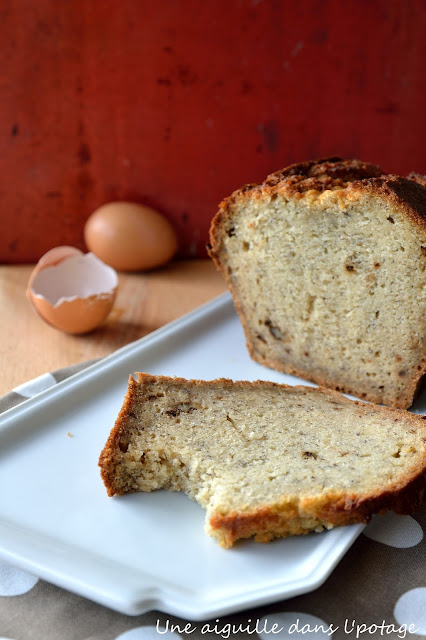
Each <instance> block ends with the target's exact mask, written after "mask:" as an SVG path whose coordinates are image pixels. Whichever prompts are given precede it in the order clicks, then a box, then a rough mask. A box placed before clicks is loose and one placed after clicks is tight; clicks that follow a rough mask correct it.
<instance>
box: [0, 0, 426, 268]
mask: <svg viewBox="0 0 426 640" xmlns="http://www.w3.org/2000/svg"><path fill="white" fill-rule="evenodd" d="M0 18H1V20H0V28H1V32H2V33H1V43H2V44H1V47H0V64H1V69H2V73H1V77H0V123H1V124H0V126H1V136H0V194H1V210H0V261H2V262H23V261H32V260H36V259H38V258H39V257H40V255H42V253H44V252H45V251H47V250H48V249H50V248H51V247H53V246H55V245H59V244H72V245H75V246H78V247H80V248H84V244H83V234H82V231H83V226H84V222H85V220H86V219H87V217H88V216H89V215H90V213H91V212H92V211H93V210H94V209H95V208H96V207H98V206H99V205H101V204H103V203H104V202H107V201H110V200H115V199H129V200H133V201H138V202H144V203H148V204H151V205H153V206H155V207H158V208H159V209H160V210H161V211H163V212H164V213H165V215H166V216H167V217H168V218H169V219H170V220H171V221H172V222H173V224H174V225H175V227H176V229H177V231H178V233H179V237H180V254H181V255H183V256H192V255H205V254H204V245H205V242H206V240H207V232H208V227H209V223H210V220H211V218H212V216H213V215H214V213H215V211H216V207H217V204H218V202H219V201H220V200H221V199H222V197H224V196H226V195H229V193H230V192H231V191H232V190H233V189H235V188H237V187H239V186H241V185H242V184H244V183H246V182H251V181H256V180H262V179H263V178H264V177H265V176H266V174H267V173H269V172H271V171H274V170H276V169H279V168H282V167H283V166H285V165H287V164H289V163H291V162H295V161H301V160H309V159H312V158H316V157H319V156H324V155H328V154H333V155H335V154H339V155H343V156H345V157H358V158H361V159H364V160H368V161H372V162H377V163H379V164H381V165H382V167H383V168H384V169H385V170H387V171H392V172H395V173H401V174H403V175H404V174H406V173H408V172H409V171H410V170H415V171H418V172H426V163H425V151H424V149H425V120H426V119H425V107H426V100H425V91H426V89H425V87H426V82H425V67H426V65H425V63H426V55H425V44H426V38H425V33H426V5H425V2H424V1H423V0H411V1H409V0H401V1H396V0H393V1H392V0H347V1H345V0H321V1H320V0H316V1H307V0H299V1H298V2H294V1H293V0H291V1H289V0H263V1H262V0H251V1H249V0H157V1H153V0H120V1H119V2H117V0H72V1H70V0H68V1H60V2H58V1H57V0H37V2H33V0H4V1H3V2H2V6H1V8H0Z"/></svg>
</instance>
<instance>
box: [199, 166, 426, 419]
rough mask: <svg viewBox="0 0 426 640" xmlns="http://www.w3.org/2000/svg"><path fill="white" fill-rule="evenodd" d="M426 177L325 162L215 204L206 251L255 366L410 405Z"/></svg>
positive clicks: (424, 316) (424, 323) (424, 286)
mask: <svg viewBox="0 0 426 640" xmlns="http://www.w3.org/2000/svg"><path fill="white" fill-rule="evenodd" d="M425 180H426V179H425V178H424V176H420V175H419V174H410V179H406V178H401V177H398V176H393V175H386V174H382V172H381V170H380V169H379V168H378V167H376V166H374V165H371V164H367V163H362V162H359V161H357V160H351V161H344V160H341V159H340V158H330V159H327V160H319V161H317V162H306V163H302V164H296V165H292V166H290V167H288V168H286V169H284V170H282V171H279V172H277V173H274V174H272V175H270V176H269V177H268V178H267V179H266V180H265V182H263V183H262V184H252V185H247V186H245V187H243V188H242V189H239V190H238V191H236V192H235V193H233V194H232V195H231V196H230V197H229V198H227V199H225V200H224V201H223V202H222V203H221V205H220V208H219V211H218V213H217V214H216V216H215V218H214V219H213V222H212V226H211V230H210V247H209V253H210V256H211V257H212V259H213V260H214V262H215V263H216V266H217V267H218V269H219V270H220V271H221V272H222V274H223V276H224V277H225V279H226V281H227V284H228V286H229V288H230V290H231V292H232V295H233V299H234V303H235V307H236V309H237V312H238V314H239V316H240V318H241V321H242V325H243V327H244V331H245V335H246V340H247V346H248V349H249V352H250V355H251V357H252V358H253V359H255V360H257V361H258V362H260V363H261V364H263V365H266V366H268V367H272V368H274V369H278V370H280V371H284V372H286V373H291V374H295V375H297V376H300V377H302V378H305V379H308V380H311V381H313V382H316V383H318V384H320V385H323V386H326V387H329V388H333V389H337V390H340V391H344V392H346V393H350V394H353V395H355V396H357V397H359V398H362V399H366V400H369V401H372V402H376V403H383V404H387V405H390V406H393V407H400V408H407V407H409V406H411V404H412V402H413V397H414V395H415V392H416V389H417V388H418V384H419V381H420V379H421V378H422V376H423V374H424V373H425V371H426V187H425V186H424V185H425Z"/></svg>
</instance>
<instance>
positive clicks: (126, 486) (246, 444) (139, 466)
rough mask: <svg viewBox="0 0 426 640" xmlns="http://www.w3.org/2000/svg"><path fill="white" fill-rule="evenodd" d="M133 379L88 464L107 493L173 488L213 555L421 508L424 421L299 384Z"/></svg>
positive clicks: (425, 442) (425, 460)
mask: <svg viewBox="0 0 426 640" xmlns="http://www.w3.org/2000/svg"><path fill="white" fill-rule="evenodd" d="M135 375H136V379H134V378H133V377H130V379H129V387H128V392H127V395H126V397H125V400H124V404H123V407H122V409H121V412H120V414H119V416H118V418H117V421H116V424H115V426H114V428H113V429H112V431H111V434H110V436H109V438H108V441H107V443H106V445H105V447H104V450H103V451H102V453H101V456H100V460H99V465H100V467H101V474H102V478H103V480H104V483H105V485H106V488H107V492H108V494H109V495H110V496H113V495H114V494H118V495H120V494H124V493H128V492H135V491H153V490H155V489H161V488H164V489H168V490H170V491H184V492H185V493H186V494H187V495H188V496H189V497H191V498H192V499H194V500H196V501H197V502H199V503H200V504H201V505H202V506H203V507H204V508H205V509H206V511H207V514H206V531H207V533H209V534H210V535H211V536H213V537H215V538H216V539H217V540H218V542H219V543H220V544H221V545H222V546H223V547H231V546H232V544H233V543H234V542H235V541H236V540H238V539H240V538H250V537H252V536H254V537H255V540H256V541H260V542H268V541H269V540H271V539H272V538H275V537H285V536H287V535H295V534H304V533H308V532H310V531H322V530H323V529H330V528H332V527H335V526H337V525H345V524H349V523H356V522H367V521H368V520H369V519H370V517H371V515H372V514H374V513H377V512H381V511H383V510H386V509H393V510H394V511H396V512H397V513H409V512H412V511H414V510H416V509H417V508H418V507H419V506H420V505H421V503H422V501H423V496H424V491H425V486H426V475H425V472H426V421H425V420H424V417H423V419H422V417H420V416H415V415H413V414H411V413H408V412H407V411H400V410H397V409H388V408H386V407H378V406H376V405H369V404H364V403H359V402H353V401H351V400H348V399H347V398H345V397H344V396H342V395H341V394H339V393H337V392H335V391H329V390H321V389H314V388H309V387H302V386H299V387H288V386H285V385H278V384H274V383H271V382H254V383H250V382H232V381H230V380H224V379H223V380H215V381H211V382H203V381H197V380H184V379H181V378H167V377H161V376H151V375H147V374H143V373H137V374H135Z"/></svg>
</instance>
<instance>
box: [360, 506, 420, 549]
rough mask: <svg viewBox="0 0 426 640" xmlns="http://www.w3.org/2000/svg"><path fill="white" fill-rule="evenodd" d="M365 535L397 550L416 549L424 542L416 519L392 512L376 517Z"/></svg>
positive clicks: (365, 531) (366, 529)
mask: <svg viewBox="0 0 426 640" xmlns="http://www.w3.org/2000/svg"><path fill="white" fill-rule="evenodd" d="M363 533H364V535H365V536H367V538H370V539H371V540H375V541H376V542H381V543H382V544H386V545H388V546H390V547H395V548H397V549H407V548H409V547H415V546H416V545H418V544H419V542H421V541H422V540H423V530H422V528H421V526H420V525H419V523H418V522H417V521H416V520H414V518H412V517H411V516H399V515H397V514H395V513H391V512H390V513H387V514H386V515H385V516H375V517H374V518H373V519H372V521H371V522H370V524H369V525H368V526H367V527H366V528H365V529H364V531H363Z"/></svg>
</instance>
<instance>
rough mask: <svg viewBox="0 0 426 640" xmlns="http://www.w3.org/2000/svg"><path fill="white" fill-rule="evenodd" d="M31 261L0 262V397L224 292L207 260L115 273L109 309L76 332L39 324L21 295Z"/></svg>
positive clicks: (117, 345) (112, 348) (102, 352)
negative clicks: (93, 325)
mask: <svg viewBox="0 0 426 640" xmlns="http://www.w3.org/2000/svg"><path fill="white" fill-rule="evenodd" d="M32 269H33V266H32V265H3V266H0V309H1V314H0V335H1V336H2V338H1V341H0V362H1V367H0V395H3V394H5V393H7V392H8V391H11V390H12V389H13V387H15V386H17V385H19V384H22V383H23V382H26V381H28V380H31V379H32V378H35V377H36V376H38V375H40V374H42V373H46V372H47V371H53V370H55V369H59V368H61V367H65V366H68V365H71V364H77V363H79V362H84V361H85V360H90V359H92V358H97V357H101V356H105V355H107V354H109V353H112V352H113V351H115V350H116V349H118V348H120V347H122V346H124V345H126V344H128V343H130V342H133V341H134V340H137V339H138V338H141V337H142V336H144V335H146V334H147V333H149V332H151V331H153V330H154V329H158V328H159V327H161V326H162V325H164V324H166V323H167V322H170V321H171V320H174V319H175V318H178V317H179V316H182V315H183V314H185V313H187V312H189V311H191V310H192V309H195V308H196V307H198V306H200V305H201V304H203V303H204V302H207V301H208V300H211V299H212V298H214V297H216V296H218V295H219V294H221V293H223V292H224V291H225V290H226V286H225V284H224V282H223V280H222V278H221V276H220V275H219V274H218V273H217V271H216V269H215V267H214V265H213V263H212V262H211V261H210V260H207V259H206V260H184V261H175V262H172V263H170V264H169V265H167V266H166V267H164V268H163V269H159V270H156V271H152V272H149V273H119V289H118V293H117V298H116V301H115V304H114V307H113V309H112V311H111V313H110V315H109V316H108V318H107V320H106V321H105V322H104V324H103V325H102V326H100V327H99V328H98V329H96V330H95V331H93V332H92V333H89V334H87V335H82V336H73V335H67V334H65V333H62V332H60V331H58V330H56V329H53V328H52V327H50V326H48V325H47V324H45V323H44V322H43V321H42V320H41V319H40V317H39V316H38V315H37V314H36V312H35V311H34V309H33V307H32V305H31V303H30V302H29V301H28V300H27V298H26V287H27V282H28V279H29V277H30V274H31V271H32Z"/></svg>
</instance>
